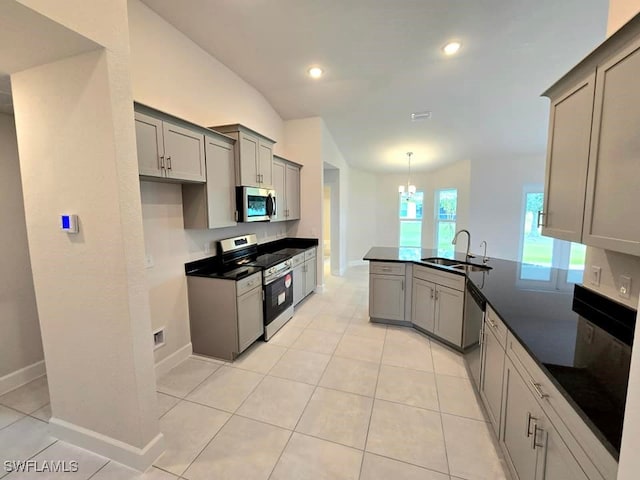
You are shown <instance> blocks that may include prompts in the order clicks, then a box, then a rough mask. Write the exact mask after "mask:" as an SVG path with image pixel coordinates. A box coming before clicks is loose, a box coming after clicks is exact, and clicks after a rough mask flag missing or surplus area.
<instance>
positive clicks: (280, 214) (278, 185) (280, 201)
mask: <svg viewBox="0 0 640 480" xmlns="http://www.w3.org/2000/svg"><path fill="white" fill-rule="evenodd" d="M286 171H287V167H286V165H285V164H284V162H280V161H278V160H274V161H273V189H274V190H275V191H276V214H275V215H273V216H272V217H271V221H272V222H282V221H284V220H286V219H287V218H286V212H287V192H286V188H285V176H286Z"/></svg>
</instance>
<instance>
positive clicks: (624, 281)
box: [618, 275, 631, 298]
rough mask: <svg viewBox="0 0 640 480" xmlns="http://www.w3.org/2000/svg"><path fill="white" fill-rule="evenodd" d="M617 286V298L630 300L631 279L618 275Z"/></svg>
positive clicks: (627, 276)
mask: <svg viewBox="0 0 640 480" xmlns="http://www.w3.org/2000/svg"><path fill="white" fill-rule="evenodd" d="M618 285H619V286H618V296H620V297H621V298H631V277H630V276H629V275H620V280H619V282H618Z"/></svg>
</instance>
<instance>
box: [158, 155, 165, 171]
mask: <svg viewBox="0 0 640 480" xmlns="http://www.w3.org/2000/svg"><path fill="white" fill-rule="evenodd" d="M158 162H159V163H160V170H164V155H160V156H159V157H158Z"/></svg>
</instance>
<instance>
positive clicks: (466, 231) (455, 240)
mask: <svg viewBox="0 0 640 480" xmlns="http://www.w3.org/2000/svg"><path fill="white" fill-rule="evenodd" d="M463 232H464V233H466V234H467V254H466V256H465V259H467V258H470V257H471V255H470V254H469V248H471V234H470V233H469V230H464V229H463V230H458V231H457V232H456V236H455V237H453V241H452V242H451V243H452V244H453V245H455V244H456V242H457V241H458V235H460V234H461V233H463Z"/></svg>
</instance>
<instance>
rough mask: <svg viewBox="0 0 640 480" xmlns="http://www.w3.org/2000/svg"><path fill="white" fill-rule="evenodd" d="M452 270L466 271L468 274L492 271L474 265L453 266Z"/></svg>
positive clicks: (483, 266)
mask: <svg viewBox="0 0 640 480" xmlns="http://www.w3.org/2000/svg"><path fill="white" fill-rule="evenodd" d="M451 268H455V269H456V270H464V271H466V272H486V271H487V270H491V267H487V266H486V265H475V264H473V263H459V264H457V265H451Z"/></svg>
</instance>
